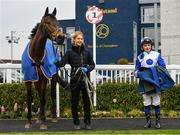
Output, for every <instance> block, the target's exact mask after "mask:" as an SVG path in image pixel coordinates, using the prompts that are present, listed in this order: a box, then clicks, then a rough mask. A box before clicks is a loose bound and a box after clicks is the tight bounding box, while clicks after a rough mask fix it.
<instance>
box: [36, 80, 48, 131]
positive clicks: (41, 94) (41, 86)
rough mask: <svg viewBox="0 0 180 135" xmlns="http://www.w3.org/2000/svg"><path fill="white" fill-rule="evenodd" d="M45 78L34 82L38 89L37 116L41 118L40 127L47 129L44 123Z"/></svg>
mask: <svg viewBox="0 0 180 135" xmlns="http://www.w3.org/2000/svg"><path fill="white" fill-rule="evenodd" d="M46 85H47V79H46V78H45V79H42V80H40V81H38V82H37V83H35V87H36V89H37V90H38V94H39V98H40V113H39V118H40V120H41V124H40V129H47V125H46V124H45V119H46V118H45V103H46V100H45V91H46Z"/></svg>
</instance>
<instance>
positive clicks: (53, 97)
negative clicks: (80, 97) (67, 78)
mask: <svg viewBox="0 0 180 135" xmlns="http://www.w3.org/2000/svg"><path fill="white" fill-rule="evenodd" d="M56 84H57V74H55V75H54V76H53V77H52V80H51V101H52V108H51V113H52V122H58V120H57V117H56Z"/></svg>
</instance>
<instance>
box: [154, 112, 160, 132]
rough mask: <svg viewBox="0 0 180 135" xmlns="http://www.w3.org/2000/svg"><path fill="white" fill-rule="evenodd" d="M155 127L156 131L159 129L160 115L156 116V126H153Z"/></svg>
mask: <svg viewBox="0 0 180 135" xmlns="http://www.w3.org/2000/svg"><path fill="white" fill-rule="evenodd" d="M155 127H156V128H157V129H160V128H161V122H160V115H159V114H156V125H155Z"/></svg>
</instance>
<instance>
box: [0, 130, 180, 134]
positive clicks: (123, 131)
mask: <svg viewBox="0 0 180 135" xmlns="http://www.w3.org/2000/svg"><path fill="white" fill-rule="evenodd" d="M7 134H8V135H9V134H13V135H24V134H25V135H28V134H38V135H40V134H63V135H69V134H77V135H90V134H93V135H101V134H103V135H110V134H116V135H118V134H138V135H145V134H161V135H162V134H164V135H165V134H176V135H177V134H180V129H178V130H118V131H117V130H116V131H113V130H103V131H93V130H92V131H74V132H24V133H18V132H9V133H0V135H7Z"/></svg>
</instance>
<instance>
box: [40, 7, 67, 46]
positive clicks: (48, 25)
mask: <svg viewBox="0 0 180 135" xmlns="http://www.w3.org/2000/svg"><path fill="white" fill-rule="evenodd" d="M55 16H56V8H54V10H53V12H52V13H51V14H50V13H49V9H48V7H47V8H46V11H45V14H44V16H43V17H42V20H41V23H40V24H42V26H43V27H44V34H45V35H47V36H48V38H50V39H51V40H54V41H56V42H57V43H59V44H60V43H63V42H64V38H65V35H64V34H63V32H61V31H60V29H59V25H58V21H57V19H56V17H55Z"/></svg>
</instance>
